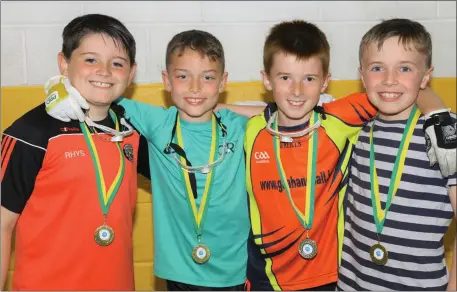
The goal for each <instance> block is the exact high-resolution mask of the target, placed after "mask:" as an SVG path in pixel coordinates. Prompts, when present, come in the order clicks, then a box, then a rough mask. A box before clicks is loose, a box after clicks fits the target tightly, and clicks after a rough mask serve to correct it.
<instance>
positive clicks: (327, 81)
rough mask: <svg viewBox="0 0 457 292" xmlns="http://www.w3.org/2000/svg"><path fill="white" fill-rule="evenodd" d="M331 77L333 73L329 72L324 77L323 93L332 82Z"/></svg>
mask: <svg viewBox="0 0 457 292" xmlns="http://www.w3.org/2000/svg"><path fill="white" fill-rule="evenodd" d="M330 77H332V74H330V73H328V74H327V76H326V77H325V79H324V83H323V84H322V87H321V93H325V91H326V90H327V87H328V83H329V82H330Z"/></svg>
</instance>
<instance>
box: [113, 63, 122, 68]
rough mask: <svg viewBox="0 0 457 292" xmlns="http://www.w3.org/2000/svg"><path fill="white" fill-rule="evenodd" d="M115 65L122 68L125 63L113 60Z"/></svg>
mask: <svg viewBox="0 0 457 292" xmlns="http://www.w3.org/2000/svg"><path fill="white" fill-rule="evenodd" d="M113 66H114V67H118V68H122V67H124V64H122V63H119V62H113Z"/></svg>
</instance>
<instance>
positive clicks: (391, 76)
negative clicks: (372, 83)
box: [384, 70, 398, 86]
mask: <svg viewBox="0 0 457 292" xmlns="http://www.w3.org/2000/svg"><path fill="white" fill-rule="evenodd" d="M384 84H385V85H387V86H392V85H396V84H398V80H397V72H395V71H394V70H387V71H386V73H385V74H384Z"/></svg>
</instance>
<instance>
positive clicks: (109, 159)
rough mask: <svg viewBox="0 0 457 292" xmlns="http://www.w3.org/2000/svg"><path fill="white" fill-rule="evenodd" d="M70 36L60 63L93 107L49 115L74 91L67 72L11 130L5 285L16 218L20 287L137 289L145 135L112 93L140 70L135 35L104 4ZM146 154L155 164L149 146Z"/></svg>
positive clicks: (5, 180)
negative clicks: (77, 113) (74, 117)
mask: <svg viewBox="0 0 457 292" xmlns="http://www.w3.org/2000/svg"><path fill="white" fill-rule="evenodd" d="M62 36H63V48H62V52H61V53H59V55H58V65H59V69H60V72H61V74H62V75H64V76H66V77H68V80H70V81H71V82H72V83H73V84H74V86H75V88H77V90H78V91H79V92H81V94H84V96H85V98H86V100H87V104H86V106H88V104H90V110H89V111H88V112H87V117H85V118H84V116H83V117H80V118H82V122H78V121H71V122H70V123H65V122H62V121H59V120H56V119H53V118H52V117H50V116H49V115H48V114H47V113H46V109H45V108H46V106H47V107H50V106H53V105H55V102H56V101H58V100H59V99H60V98H65V95H66V94H68V93H66V92H65V90H64V87H65V85H64V84H63V83H62V82H65V81H62V80H63V79H61V78H58V79H55V80H53V82H52V83H51V84H49V87H48V93H49V94H50V95H51V94H52V95H53V98H52V99H50V100H48V102H47V103H46V104H45V103H43V104H41V105H39V106H38V107H36V108H34V109H32V110H31V111H29V112H28V113H26V114H24V115H23V116H22V117H20V118H19V119H17V120H16V121H15V122H14V123H13V124H12V125H11V126H10V127H8V128H7V129H6V130H5V132H4V133H3V135H2V171H1V188H2V198H1V203H2V207H1V228H2V230H1V232H2V247H1V261H2V267H1V268H2V271H1V285H2V288H3V286H4V283H5V278H6V274H7V271H8V266H9V258H10V248H11V238H12V233H13V230H14V228H16V240H15V243H16V246H15V266H14V274H13V290H129V291H131V290H134V289H135V286H134V275H133V251H132V228H133V211H134V209H135V203H136V197H137V175H136V173H137V162H138V147H139V135H138V133H136V132H132V128H131V126H130V125H128V124H127V123H126V122H125V119H124V118H123V113H122V109H121V108H119V107H118V106H115V105H112V102H113V101H114V100H115V99H117V98H118V97H119V96H120V95H121V94H122V93H123V92H124V91H125V89H126V87H127V86H128V85H129V84H130V83H131V81H132V79H133V76H134V73H135V67H136V64H135V40H134V38H133V36H132V35H131V34H130V32H129V31H128V30H127V28H126V27H125V26H124V25H123V24H122V23H120V22H119V21H118V20H116V19H114V18H112V17H109V16H105V15H99V14H92V15H84V16H81V17H78V18H75V19H74V20H72V21H71V22H70V23H69V24H68V25H67V26H66V27H65V28H64V30H63V35H62ZM81 100H82V98H81ZM81 100H80V102H81ZM53 103H54V104H53ZM86 108H87V107H86ZM84 120H85V121H86V123H84ZM95 128H102V129H104V130H107V131H108V132H110V133H111V134H113V135H111V134H106V133H102V131H103V130H100V129H98V130H95ZM94 132H95V134H94ZM145 150H147V148H145ZM146 155H147V152H146ZM139 161H142V162H144V163H145V164H146V165H145V168H146V169H148V165H147V162H148V159H147V156H145V157H142V158H140V159H139ZM138 163H139V162H138Z"/></svg>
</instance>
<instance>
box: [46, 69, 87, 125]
mask: <svg viewBox="0 0 457 292" xmlns="http://www.w3.org/2000/svg"><path fill="white" fill-rule="evenodd" d="M44 90H45V92H46V99H45V102H44V103H45V106H46V112H47V114H48V115H50V116H51V117H53V118H55V119H58V120H61V121H63V122H69V121H70V119H71V120H79V121H80V122H84V116H85V115H84V111H83V110H82V109H85V110H87V109H89V104H88V103H87V101H86V100H85V99H84V98H83V97H82V96H81V94H80V93H79V92H78V90H76V88H74V87H73V86H72V85H71V84H70V80H68V78H67V77H65V76H62V75H58V76H54V77H51V78H50V79H49V80H48V81H47V82H46V84H45V85H44Z"/></svg>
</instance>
